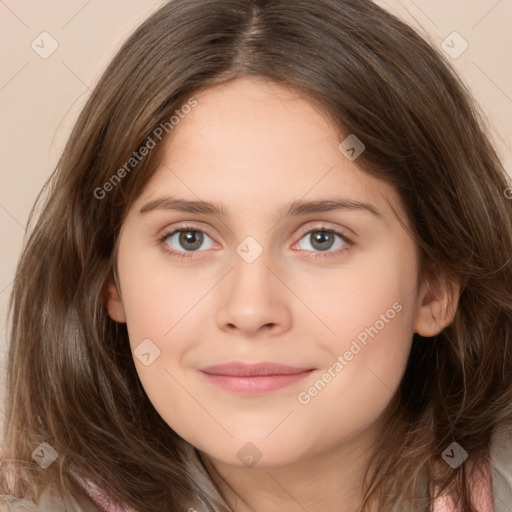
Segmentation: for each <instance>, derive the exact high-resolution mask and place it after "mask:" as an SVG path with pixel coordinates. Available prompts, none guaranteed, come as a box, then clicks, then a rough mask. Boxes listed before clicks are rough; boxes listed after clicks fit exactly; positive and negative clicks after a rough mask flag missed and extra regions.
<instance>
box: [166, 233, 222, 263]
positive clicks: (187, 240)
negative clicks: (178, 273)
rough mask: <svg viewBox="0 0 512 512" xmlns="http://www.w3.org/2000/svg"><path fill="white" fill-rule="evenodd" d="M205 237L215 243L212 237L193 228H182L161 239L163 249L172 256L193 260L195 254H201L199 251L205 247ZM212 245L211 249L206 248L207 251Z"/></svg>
mask: <svg viewBox="0 0 512 512" xmlns="http://www.w3.org/2000/svg"><path fill="white" fill-rule="evenodd" d="M205 237H207V238H208V239H209V240H210V241H211V242H213V240H212V239H211V238H210V236H209V235H208V234H207V233H205V232H204V231H202V230H200V229H197V228H195V227H191V226H180V227H179V228H177V229H174V230H173V231H171V232H170V233H166V234H165V235H164V236H162V238H160V244H161V245H162V248H163V249H164V250H165V251H166V252H167V253H169V254H171V255H172V256H176V257H178V258H192V257H193V255H194V253H195V252H201V251H198V249H200V248H201V247H202V246H203V245H204V242H205ZM212 245H213V244H211V245H210V247H206V249H211V248H212ZM203 248H204V247H203ZM187 253H190V254H187Z"/></svg>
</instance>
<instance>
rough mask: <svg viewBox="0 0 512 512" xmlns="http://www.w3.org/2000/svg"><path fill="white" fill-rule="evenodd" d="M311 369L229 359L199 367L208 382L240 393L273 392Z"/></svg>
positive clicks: (306, 374) (305, 375)
mask: <svg viewBox="0 0 512 512" xmlns="http://www.w3.org/2000/svg"><path fill="white" fill-rule="evenodd" d="M314 370H315V369H314V368H300V367H295V366H289V365H283V364H278V363H272V362H264V363H256V364H254V363H242V362H231V363H225V364H219V365H214V366H208V367H205V368H201V369H199V371H200V372H201V373H202V374H203V375H204V376H205V377H206V378H207V379H208V381H209V382H210V383H212V384H215V385H217V386H219V387H221V388H223V389H226V390H228V391H232V392H235V393H243V394H255V393H264V392H270V391H276V390H278V389H281V388H283V387H286V386H290V385H292V384H294V383H296V382H298V381H300V380H302V379H304V378H306V377H307V376H308V375H310V374H311V373H312V372H313V371H314Z"/></svg>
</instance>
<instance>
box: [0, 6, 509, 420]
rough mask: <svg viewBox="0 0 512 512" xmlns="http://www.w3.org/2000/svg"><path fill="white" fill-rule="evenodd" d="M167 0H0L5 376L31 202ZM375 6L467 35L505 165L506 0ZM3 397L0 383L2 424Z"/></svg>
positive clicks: (429, 28)
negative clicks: (131, 39) (113, 68)
mask: <svg viewBox="0 0 512 512" xmlns="http://www.w3.org/2000/svg"><path fill="white" fill-rule="evenodd" d="M163 3H165V2H162V1H151V0H146V1H142V0H124V1H121V0H89V1H87V0H66V1H64V0H60V1H56V0H53V1H50V0H46V1H42V0H0V24H1V30H0V37H1V42H0V48H1V49H2V50H1V51H2V59H1V63H0V113H1V118H2V123H1V124H0V129H1V132H0V133H1V138H0V162H1V187H0V240H1V244H0V262H1V265H0V326H1V331H0V372H1V374H0V377H1V379H2V380H3V372H4V369H5V368H4V359H5V352H6V350H7V344H6V339H7V329H8V328H7V326H6V320H5V319H6V312H7V304H8V299H9V294H10V292H11V288H12V279H13V276H14V272H15V267H16V262H17V259H18V257H19V254H20V251H21V247H22V242H23V237H24V234H25V228H24V227H25V225H26V222H27V218H28V214H29V211H30V208H31V206H32V204H33V203H34V201H35V198H36V195H37V193H38V192H39V190H40V189H41V187H42V185H43V183H44V182H45V180H46V179H47V178H48V176H49V175H50V172H51V171H52V169H53V167H54V165H55V163H56V161H57V158H58V156H59V154H60V152H61V150H62V148H63V145H64V143H65V141H66V137H67V136H68V134H69V131H70V129H71V127H72V125H73V122H74V121H75V119H76V117H77V115H78V112H79V111H80V108H81V107H82V106H83V104H84V102H85V100H86V98H87V97H88V95H89V94H90V91H91V90H92V88H93V87H94V84H95V83H96V81H97V79H98V78H99V76H100V74H101V72H102V71H103V69H104V68H105V67H106V65H107V63H108V61H109V60H110V58H111V57H112V56H113V54H114V52H115V51H116V50H117V49H118V48H119V46H120V43H121V42H122V41H123V40H124V39H125V38H126V37H127V36H128V35H129V34H130V33H131V32H132V31H133V30H134V29H135V27H137V26H138V25H139V24H140V23H141V22H142V20H144V19H145V18H146V17H147V16H148V15H149V14H151V13H152V12H153V11H154V10H156V9H157V8H158V7H159V6H160V5H162V4H163ZM377 3H378V4H380V5H382V6H383V7H385V8H387V9H389V10H390V11H392V12H394V13H396V14H398V15H399V16H400V17H402V18H403V19H404V20H406V21H407V22H408V23H410V24H412V25H413V26H415V27H416V28H418V29H419V30H420V31H421V32H423V33H428V34H429V37H430V38H431V40H432V41H433V43H434V44H435V45H436V46H438V47H441V43H442V41H443V40H444V39H445V38H447V36H449V35H450V34H452V32H454V31H456V32H458V33H459V34H460V35H461V36H462V38H463V39H464V40H465V41H467V43H468V45H469V46H468V48H467V50H466V51H465V52H464V53H462V55H460V56H459V57H457V58H452V57H450V61H451V62H452V63H453V65H454V67H455V68H456V69H457V70H458V71H459V73H460V74H461V75H462V76H463V79H464V80H465V82H466V83H467V84H468V85H469V87H470V89H471V90H472V91H473V93H474V95H475V97H476V98H477V100H478V101H479V102H480V104H481V105H482V107H483V109H484V112H485V113H486V115H487V116H488V119H489V121H490V123H491V129H492V136H493V137H494V139H495V141H496V144H497V146H498V149H499V151H500V152H501V155H502V157H503V159H504V161H505V164H506V166H507V169H509V172H510V169H512V165H511V164H512V146H511V140H512V69H511V66H510V54H511V49H512V30H511V28H512V0H469V1H468V0H430V1H429V0H414V1H413V0H400V1H397V0H382V1H378V2H377ZM42 32H48V33H49V34H50V36H51V37H52V38H53V39H54V40H55V41H56V44H58V48H57V49H56V50H55V51H54V53H52V54H51V55H50V56H49V57H48V58H46V59H44V58H42V57H41V56H40V55H39V54H38V53H36V51H35V50H34V49H33V48H32V47H31V45H32V43H33V41H34V46H35V47H36V48H39V50H38V51H40V52H43V51H45V50H46V51H47V50H48V49H50V48H51V46H50V45H51V39H49V36H40V34H41V33H42ZM451 37H453V36H451ZM42 39H44V40H43V42H41V40H42ZM448 41H450V39H448ZM54 44H55V43H54ZM457 44H459V43H457ZM36 45H37V46H36ZM48 249H49V250H51V248H48ZM0 384H1V383H0ZM3 394H4V393H3V388H2V387H0V422H1V421H2V418H3V412H1V408H2V403H1V402H2V397H3Z"/></svg>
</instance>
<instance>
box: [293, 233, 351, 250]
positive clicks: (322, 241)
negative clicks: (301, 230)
mask: <svg viewBox="0 0 512 512" xmlns="http://www.w3.org/2000/svg"><path fill="white" fill-rule="evenodd" d="M312 235H314V236H312ZM336 237H338V238H339V239H340V242H339V243H338V246H337V247H333V245H334V244H335V239H336ZM302 239H306V240H311V241H312V242H309V245H310V246H311V247H312V249H310V248H306V249H305V250H307V251H311V250H312V251H319V252H326V251H329V250H330V249H334V250H333V251H331V252H333V253H336V254H337V253H339V252H340V249H341V251H343V250H344V249H345V248H347V247H348V246H349V245H350V242H349V240H348V239H347V238H345V237H344V236H343V235H342V234H341V233H338V232H337V231H334V230H332V229H319V228H316V229H313V230H310V231H308V232H307V233H305V234H304V235H303V236H302V238H301V240H302Z"/></svg>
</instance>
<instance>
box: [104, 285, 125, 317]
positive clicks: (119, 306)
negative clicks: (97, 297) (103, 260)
mask: <svg viewBox="0 0 512 512" xmlns="http://www.w3.org/2000/svg"><path fill="white" fill-rule="evenodd" d="M106 302H107V310H108V314H109V316H110V318H112V320H114V321H115V322H119V323H125V322H126V315H125V313H124V307H123V303H122V301H121V294H120V293H119V288H118V286H117V284H116V283H115V282H114V280H113V279H112V278H110V279H109V280H108V283H107V287H106Z"/></svg>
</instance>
